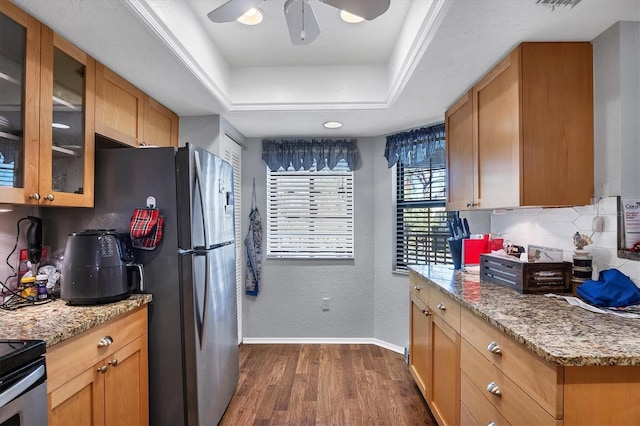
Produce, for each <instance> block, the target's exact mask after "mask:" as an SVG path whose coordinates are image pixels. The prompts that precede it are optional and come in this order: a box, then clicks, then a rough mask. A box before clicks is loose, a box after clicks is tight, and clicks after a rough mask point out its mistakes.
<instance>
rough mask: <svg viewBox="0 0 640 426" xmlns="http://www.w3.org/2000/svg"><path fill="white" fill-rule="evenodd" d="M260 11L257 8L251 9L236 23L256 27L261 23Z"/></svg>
mask: <svg viewBox="0 0 640 426" xmlns="http://www.w3.org/2000/svg"><path fill="white" fill-rule="evenodd" d="M262 18H263V15H262V11H261V10H260V9H258V8H255V7H252V8H251V9H249V10H248V11H247V12H246V13H245V14H244V15H242V16H241V17H239V18H238V19H237V21H238V22H240V23H241V24H245V25H258V24H259V23H260V22H262Z"/></svg>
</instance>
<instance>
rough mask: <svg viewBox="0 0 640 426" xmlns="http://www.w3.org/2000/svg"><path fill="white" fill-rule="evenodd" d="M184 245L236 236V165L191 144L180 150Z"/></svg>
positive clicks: (202, 244) (212, 244) (213, 243)
mask: <svg viewBox="0 0 640 426" xmlns="http://www.w3.org/2000/svg"><path fill="white" fill-rule="evenodd" d="M177 164H178V173H177V174H178V206H179V211H180V214H181V217H180V222H179V223H180V241H179V244H180V248H181V249H184V250H190V249H208V248H212V247H216V246H217V245H219V244H222V243H226V242H228V241H232V240H233V239H234V221H233V169H232V167H231V165H230V164H229V163H227V162H225V161H224V160H222V159H221V158H219V157H216V156H215V155H213V154H211V153H210V152H208V151H206V150H204V149H201V148H199V147H196V146H194V145H190V144H187V146H186V147H183V148H180V149H179V150H178V157H177Z"/></svg>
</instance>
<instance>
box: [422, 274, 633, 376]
mask: <svg viewBox="0 0 640 426" xmlns="http://www.w3.org/2000/svg"><path fill="white" fill-rule="evenodd" d="M410 269H411V270H412V271H413V272H415V273H417V274H418V275H419V276H421V277H423V278H425V279H426V280H428V281H430V282H431V283H433V284H434V286H433V287H434V288H436V289H438V290H440V291H442V292H443V293H445V294H448V295H450V296H452V297H453V298H454V299H456V300H457V301H459V302H460V304H461V305H462V306H463V307H465V308H467V309H469V310H470V311H471V312H473V313H475V314H476V315H478V316H479V317H480V318H482V319H484V320H485V321H487V322H489V323H491V324H492V325H494V326H496V327H497V328H499V329H500V330H502V331H504V332H505V333H506V334H507V335H509V336H510V337H512V338H513V339H515V340H516V341H518V342H520V343H522V344H524V345H525V346H527V347H528V348H529V349H531V350H532V351H533V352H535V353H536V354H538V355H539V356H541V357H542V358H544V359H546V360H547V361H550V362H554V363H557V364H560V365H563V366H588V365H634V366H640V338H638V330H640V319H629V318H622V317H619V316H616V315H610V314H598V313H594V312H590V311H587V310H585V309H583V308H580V307H577V306H571V305H569V304H568V303H567V302H566V301H565V300H563V299H555V298H550V297H547V296H545V295H538V294H520V293H518V292H517V291H515V290H512V289H509V288H504V287H500V286H498V285H496V284H493V283H490V282H485V281H481V280H480V277H479V273H478V272H477V271H476V272H473V271H454V270H453V269H452V267H450V266H449V267H446V266H440V265H432V266H429V265H424V266H419V265H414V266H411V267H410Z"/></svg>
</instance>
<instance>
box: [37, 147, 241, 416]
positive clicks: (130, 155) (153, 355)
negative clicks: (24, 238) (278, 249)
mask: <svg viewBox="0 0 640 426" xmlns="http://www.w3.org/2000/svg"><path fill="white" fill-rule="evenodd" d="M95 173H96V175H95V208H94V209H93V210H87V209H65V210H66V211H58V212H51V213H50V214H49V215H47V217H45V218H44V220H45V225H47V226H55V227H56V229H58V231H57V232H59V233H60V229H64V230H66V231H68V232H71V231H77V230H79V229H78V228H82V229H84V228H115V229H118V230H128V226H129V221H130V219H131V215H132V213H133V211H134V209H135V208H139V207H145V204H146V202H147V197H150V196H152V197H154V198H155V200H156V207H157V208H158V209H160V213H161V215H162V216H163V217H164V228H163V236H162V240H161V242H160V244H159V245H158V247H157V248H156V249H155V250H152V251H146V250H135V255H136V262H138V263H142V264H143V265H144V274H145V285H146V290H147V291H148V292H150V293H152V294H153V302H152V303H151V304H150V305H149V405H150V413H149V414H150V419H149V420H150V424H152V425H180V424H189V425H215V424H217V423H218V422H219V420H220V419H221V418H222V415H223V414H224V411H225V409H226V408H227V406H228V404H229V401H230V400H231V397H232V396H233V393H234V391H235V388H236V385H237V383H238V376H239V360H238V337H237V336H238V332H237V316H236V285H235V275H236V274H235V244H234V221H233V171H232V168H231V165H229V164H228V163H227V162H225V161H223V160H222V159H220V158H218V157H216V156H215V155H213V154H211V153H209V152H207V151H205V150H203V149H200V148H198V147H195V146H193V145H187V146H186V147H183V148H179V149H177V150H176V149H174V148H139V149H134V148H131V149H127V148H123V149H105V150H98V151H96V164H95ZM51 210H56V209H51ZM69 227H74V229H69ZM45 236H46V235H45ZM58 239H60V236H58Z"/></svg>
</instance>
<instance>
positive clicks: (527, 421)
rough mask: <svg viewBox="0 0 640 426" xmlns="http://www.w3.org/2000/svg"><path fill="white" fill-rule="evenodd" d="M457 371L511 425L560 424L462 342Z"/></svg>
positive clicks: (496, 368) (493, 366) (478, 353)
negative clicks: (464, 375)
mask: <svg viewBox="0 0 640 426" xmlns="http://www.w3.org/2000/svg"><path fill="white" fill-rule="evenodd" d="M460 369H461V370H462V372H461V373H462V374H466V375H467V378H468V379H469V380H470V382H471V383H472V384H473V385H474V386H476V387H477V388H478V389H479V390H480V391H481V393H482V395H484V396H485V398H487V400H488V401H489V402H490V403H491V404H492V405H493V406H494V407H495V408H496V409H497V410H498V411H499V412H500V413H501V414H502V415H503V416H504V417H505V419H506V420H507V421H508V422H510V423H511V424H517V425H556V424H561V423H562V421H558V420H556V419H555V418H554V417H553V416H552V415H551V414H549V413H548V412H547V411H545V410H544V409H543V408H542V407H540V405H538V404H537V403H536V401H534V400H533V399H532V398H531V397H530V396H529V395H527V394H526V393H525V392H524V391H523V390H522V389H520V387H518V385H516V383H515V382H517V379H515V378H514V380H511V379H512V378H510V377H507V375H506V374H504V373H503V372H502V371H500V369H499V368H498V367H496V366H495V365H493V364H492V363H491V362H489V361H488V360H487V359H486V358H485V357H484V356H483V355H481V354H480V352H478V351H477V350H476V349H474V348H473V347H472V346H471V345H470V344H469V342H467V341H466V340H464V339H462V343H461V355H460ZM514 381H515V382H514ZM517 383H519V382H517ZM491 385H493V386H494V387H495V389H494V392H491V391H490V390H489V387H490V386H491ZM467 407H468V405H467Z"/></svg>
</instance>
